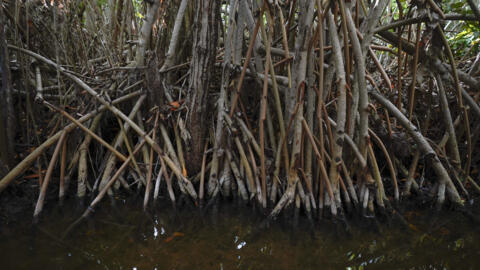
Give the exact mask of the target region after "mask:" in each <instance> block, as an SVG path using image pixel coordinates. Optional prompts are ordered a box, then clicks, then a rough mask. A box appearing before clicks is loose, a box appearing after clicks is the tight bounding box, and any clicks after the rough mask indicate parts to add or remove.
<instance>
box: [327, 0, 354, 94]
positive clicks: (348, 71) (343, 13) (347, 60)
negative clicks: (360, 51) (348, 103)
mask: <svg viewBox="0 0 480 270" xmlns="http://www.w3.org/2000/svg"><path fill="white" fill-rule="evenodd" d="M337 2H338V3H339V4H340V19H341V26H342V31H343V42H344V44H343V49H344V53H343V54H344V55H345V73H346V74H345V81H346V82H349V83H350V84H351V82H350V74H352V71H351V65H352V61H351V60H350V47H349V46H348V26H347V15H346V12H347V8H345V1H344V0H339V1H337ZM348 11H349V10H348ZM335 32H336V30H335ZM335 34H337V33H335ZM350 39H351V38H350ZM352 43H353V41H352ZM332 46H335V45H332ZM339 48H340V47H339ZM357 64H358V63H357ZM350 84H349V85H350Z"/></svg>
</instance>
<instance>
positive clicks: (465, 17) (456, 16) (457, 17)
mask: <svg viewBox="0 0 480 270" xmlns="http://www.w3.org/2000/svg"><path fill="white" fill-rule="evenodd" d="M468 1H470V0H468ZM430 20H431V18H430V17H429V16H428V15H424V16H418V17H412V18H408V19H403V20H398V21H396V22H393V23H390V24H387V25H382V26H379V27H377V28H375V30H374V32H375V33H379V32H382V31H386V30H389V29H392V28H397V27H402V26H406V25H412V24H417V23H421V22H429V21H430ZM445 20H450V21H457V20H462V21H474V20H475V16H472V15H463V14H445Z"/></svg>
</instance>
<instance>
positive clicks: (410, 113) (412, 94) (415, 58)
mask: <svg viewBox="0 0 480 270" xmlns="http://www.w3.org/2000/svg"><path fill="white" fill-rule="evenodd" d="M421 29H422V24H421V23H419V24H418V25H417V34H416V39H417V41H416V42H415V55H414V56H413V64H412V65H413V67H412V68H413V71H412V84H411V86H410V98H409V100H408V120H409V121H412V116H413V105H414V103H415V85H416V84H417V65H418V56H419V51H420V30H421Z"/></svg>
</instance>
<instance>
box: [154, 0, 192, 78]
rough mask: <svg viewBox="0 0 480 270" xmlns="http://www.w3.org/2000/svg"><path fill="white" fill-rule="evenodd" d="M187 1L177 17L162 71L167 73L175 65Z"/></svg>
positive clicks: (179, 9)
mask: <svg viewBox="0 0 480 270" xmlns="http://www.w3.org/2000/svg"><path fill="white" fill-rule="evenodd" d="M187 3H188V1H187V0H182V2H181V3H180V7H179V8H178V12H177V16H176V17H175V24H174V25H173V31H172V37H171V39H170V45H169V46H168V52H167V54H166V56H165V62H164V63H163V66H162V68H161V69H160V71H165V70H166V69H167V68H169V67H170V66H171V65H172V64H174V61H173V60H174V58H175V51H176V49H177V44H178V40H179V36H180V35H179V33H180V29H181V28H182V22H183V17H184V14H185V9H186V8H187Z"/></svg>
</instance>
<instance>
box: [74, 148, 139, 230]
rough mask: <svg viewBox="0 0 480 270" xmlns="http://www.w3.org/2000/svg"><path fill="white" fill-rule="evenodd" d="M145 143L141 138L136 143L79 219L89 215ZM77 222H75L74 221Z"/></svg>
mask: <svg viewBox="0 0 480 270" xmlns="http://www.w3.org/2000/svg"><path fill="white" fill-rule="evenodd" d="M144 144H145V140H142V141H141V142H140V143H139V144H138V145H137V147H135V149H134V150H133V152H132V155H130V156H129V157H128V158H127V159H126V160H125V161H124V162H123V164H122V166H120V168H118V170H117V171H116V172H115V174H114V175H113V176H112V178H111V179H110V181H108V183H107V184H106V185H105V187H104V188H103V189H102V190H100V192H99V193H98V195H97V197H95V199H94V200H93V201H92V202H91V203H90V206H88V208H87V210H85V212H83V215H82V216H81V217H80V219H82V218H86V217H88V216H89V215H90V213H93V212H94V211H95V206H96V205H97V204H98V203H99V202H100V201H101V200H102V199H103V197H104V196H105V194H106V193H107V190H109V189H110V187H111V186H112V185H113V184H114V183H115V181H116V180H117V179H118V177H119V176H120V175H121V174H122V173H123V171H124V170H125V169H126V168H127V167H128V164H129V163H130V162H131V161H132V157H133V155H136V154H137V153H138V151H139V150H140V149H141V148H142V146H143V145H144ZM76 223H77V222H76Z"/></svg>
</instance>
